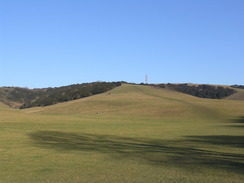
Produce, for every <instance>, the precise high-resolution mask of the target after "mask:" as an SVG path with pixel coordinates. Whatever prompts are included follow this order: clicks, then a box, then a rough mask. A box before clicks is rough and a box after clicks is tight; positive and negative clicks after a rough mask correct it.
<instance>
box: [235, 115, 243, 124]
mask: <svg viewBox="0 0 244 183" xmlns="http://www.w3.org/2000/svg"><path fill="white" fill-rule="evenodd" d="M233 122H234V123H243V124H244V116H241V117H239V118H238V119H234V120H233Z"/></svg>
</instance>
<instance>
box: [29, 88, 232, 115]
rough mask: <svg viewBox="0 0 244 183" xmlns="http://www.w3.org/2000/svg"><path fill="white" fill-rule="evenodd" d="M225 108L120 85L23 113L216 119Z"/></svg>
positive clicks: (221, 104)
mask: <svg viewBox="0 0 244 183" xmlns="http://www.w3.org/2000/svg"><path fill="white" fill-rule="evenodd" d="M225 105H226V104H225V101H224V100H214V99H202V98H197V97H194V96H190V95H187V94H183V93H180V92H176V91H172V90H168V89H162V88H155V87H151V86H140V85H131V84H123V85H122V86H120V87H117V88H115V89H113V90H111V91H109V92H105V93H102V94H99V95H96V96H91V97H87V98H84V99H79V100H75V101H70V102H65V103H60V104H56V105H53V106H47V107H39V108H31V109H26V110H25V111H26V112H28V113H32V112H39V113H46V114H80V115H94V114H98V115H136V116H142V117H157V118H160V117H164V118H165V117H168V118H172V116H173V117H176V118H177V117H178V118H182V116H183V117H184V118H189V117H191V116H192V117H199V115H200V116H208V117H210V118H219V117H221V115H222V113H224V115H225V114H226V113H225V112H226V111H225ZM229 105H231V104H229ZM221 111H222V112H221Z"/></svg>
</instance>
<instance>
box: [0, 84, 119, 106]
mask: <svg viewBox="0 0 244 183" xmlns="http://www.w3.org/2000/svg"><path fill="white" fill-rule="evenodd" d="M121 83H122V82H94V83H83V84H75V85H69V86H63V87H57V88H45V89H27V88H18V87H2V88H0V101H1V102H3V103H5V104H7V105H9V106H12V107H19V108H21V109H23V108H29V107H36V106H48V105H53V104H57V103H60V102H66V101H70V100H75V99H80V98H84V97H88V96H92V95H96V94H100V93H103V92H106V91H109V90H111V89H113V88H115V87H117V86H120V85H121Z"/></svg>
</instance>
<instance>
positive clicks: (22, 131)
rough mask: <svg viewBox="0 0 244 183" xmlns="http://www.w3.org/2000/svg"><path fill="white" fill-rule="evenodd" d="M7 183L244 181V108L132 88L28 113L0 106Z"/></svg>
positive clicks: (1, 159) (0, 173) (0, 170)
mask: <svg viewBox="0 0 244 183" xmlns="http://www.w3.org/2000/svg"><path fill="white" fill-rule="evenodd" d="M0 155H1V156H0V164H1V166H0V182H3V183H10V182H11V183H12V182H13V183H19V182H20V183H29V182H35V183H43V182H50V183H53V182H58V183H61V182H65V183H69V182H70V183H78V182H147V183H148V182H170V183H172V182H175V183H176V182H177V183H178V182H185V183H188V182H194V183H195V182H199V183H209V182H210V183H211V182H212V183H216V182H221V183H229V182H235V183H238V182H243V180H244V101H241V100H213V99H201V98H196V97H193V96H189V95H186V94H182V93H178V92H173V91H169V90H166V89H157V88H152V87H148V86H138V85H129V84H124V85H122V86H121V87H118V88H115V89H113V90H111V91H109V92H107V93H104V94H99V95H95V96H92V97H88V98H84V99H80V100H75V101H70V102H65V103H61V104H57V105H53V106H48V107H36V108H30V109H25V110H14V109H9V108H7V107H6V106H4V105H0Z"/></svg>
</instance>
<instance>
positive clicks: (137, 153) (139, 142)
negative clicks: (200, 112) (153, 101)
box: [29, 131, 244, 173]
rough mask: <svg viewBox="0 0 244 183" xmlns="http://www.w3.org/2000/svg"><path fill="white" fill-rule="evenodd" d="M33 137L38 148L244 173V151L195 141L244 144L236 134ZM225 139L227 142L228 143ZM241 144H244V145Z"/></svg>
mask: <svg viewBox="0 0 244 183" xmlns="http://www.w3.org/2000/svg"><path fill="white" fill-rule="evenodd" d="M29 136H30V138H31V139H32V140H33V143H34V144H35V145H37V146H38V147H41V148H47V149H54V150H58V151H81V152H84V151H87V152H99V153H106V154H108V155H110V156H113V157H115V158H120V159H122V158H126V159H134V160H138V161H140V162H147V163H151V164H154V165H159V166H165V165H169V166H177V167H182V168H194V169H195V168H199V167H202V166H211V167H213V168H221V169H228V170H231V171H235V172H238V173H243V170H244V154H238V153H224V152H217V151H209V150H202V149H200V148H196V146H194V143H197V144H198V145H199V143H210V144H218V145H219V144H220V145H226V144H227V145H229V144H231V143H233V142H236V141H237V144H239V145H240V144H241V142H240V141H242V140H243V136H241V137H240V138H238V137H236V136H234V137H232V136H207V137H204V136H200V137H196V136H194V137H189V140H185V141H183V140H181V141H171V140H150V139H137V138H123V137H119V136H111V135H94V134H86V133H68V132H59V131H37V132H35V133H31V134H29ZM225 141H227V142H226V143H225ZM240 146H241V147H243V145H240Z"/></svg>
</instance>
